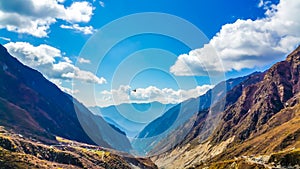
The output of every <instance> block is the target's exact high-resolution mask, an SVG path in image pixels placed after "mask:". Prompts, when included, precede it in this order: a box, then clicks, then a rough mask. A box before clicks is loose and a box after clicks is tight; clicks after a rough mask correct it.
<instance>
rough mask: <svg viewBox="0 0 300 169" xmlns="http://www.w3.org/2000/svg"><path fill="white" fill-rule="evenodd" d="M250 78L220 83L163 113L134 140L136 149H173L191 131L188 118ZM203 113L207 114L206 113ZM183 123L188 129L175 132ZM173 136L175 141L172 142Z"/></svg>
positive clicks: (152, 151) (147, 152)
mask: <svg viewBox="0 0 300 169" xmlns="http://www.w3.org/2000/svg"><path fill="white" fill-rule="evenodd" d="M255 74H260V73H258V72H256V73H253V74H252V75H255ZM252 75H250V76H252ZM248 77H249V76H245V77H240V78H235V79H229V80H227V81H224V82H220V83H219V84H217V85H216V86H215V87H214V88H213V89H211V90H209V91H207V92H206V93H205V94H204V95H202V96H200V97H198V98H196V99H189V100H186V101H184V102H182V103H180V104H178V105H176V106H174V107H172V108H171V109H170V110H168V111H166V112H165V113H164V114H163V115H162V116H160V117H159V118H157V119H155V120H154V121H152V122H151V123H150V124H148V125H147V126H146V127H145V128H144V129H143V130H142V131H141V132H140V133H139V135H138V136H137V137H136V140H135V141H134V142H133V147H134V149H137V150H139V153H142V154H144V155H145V154H148V155H150V154H149V153H151V154H152V153H153V154H156V153H158V152H160V151H165V150H168V149H170V148H172V146H174V145H176V144H178V143H179V142H180V141H181V140H183V138H184V137H185V136H186V134H187V133H188V132H189V131H188V130H190V129H191V127H192V125H193V122H192V123H187V122H189V120H190V119H191V118H192V117H193V116H195V114H197V112H202V111H204V110H207V109H208V108H209V107H210V106H211V105H212V104H215V103H216V102H219V100H221V99H222V98H223V97H224V96H225V94H226V92H227V91H229V90H231V89H232V88H234V87H235V86H236V85H238V84H239V83H241V82H242V81H244V80H245V79H247V78H248ZM222 104H225V103H219V105H222ZM202 115H203V116H206V115H205V114H202ZM184 124H186V125H184ZM180 126H185V129H184V130H180V132H179V133H176V130H177V128H178V127H180ZM182 131H184V132H182ZM174 132H175V133H174ZM169 135H171V136H174V137H176V139H175V140H173V139H171V138H170V137H169ZM170 139H171V140H172V141H170ZM170 142H172V143H173V144H170ZM160 143H165V144H160ZM170 146H171V147H170ZM155 147H156V148H155ZM153 148H155V149H154V150H153Z"/></svg>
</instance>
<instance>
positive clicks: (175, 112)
mask: <svg viewBox="0 0 300 169" xmlns="http://www.w3.org/2000/svg"><path fill="white" fill-rule="evenodd" d="M299 73H300V47H298V48H297V49H296V50H295V51H293V52H292V53H291V54H289V55H288V56H287V57H286V59H285V60H284V61H281V62H278V63H276V64H275V65H273V66H272V67H271V68H270V69H268V70H266V71H264V72H255V73H252V74H250V75H248V76H244V77H239V78H234V79H229V80H226V81H224V82H220V83H219V84H218V85H216V86H215V87H214V88H213V89H211V90H209V91H208V92H207V93H206V94H204V95H202V96H200V97H198V98H194V99H189V100H186V101H184V102H182V103H180V104H178V105H162V104H160V103H157V102H155V103H151V104H133V105H130V104H123V105H120V106H110V107H107V108H99V107H94V108H90V109H91V110H92V111H93V113H92V112H91V111H89V110H88V109H87V108H86V107H85V106H84V105H83V104H81V103H80V102H78V101H77V100H76V99H75V98H73V97H72V96H70V95H68V94H66V93H64V92H62V91H61V90H60V89H59V88H58V87H56V86H55V85H54V84H53V83H51V82H49V81H48V80H47V79H46V78H45V77H44V76H43V75H42V74H41V73H39V72H38V71H36V70H33V69H31V68H29V67H27V66H25V65H23V64H21V63H20V62H19V61H18V60H17V59H16V58H14V57H12V56H11V55H10V54H9V53H7V50H6V49H5V48H4V47H3V46H0V88H1V89H0V108H1V109H0V117H1V118H0V126H2V127H0V129H1V130H0V159H1V160H0V165H1V166H4V167H6V168H22V167H23V168H38V167H39V168H55V167H63V168H157V167H158V168H170V169H173V168H288V167H290V168H297V167H299V166H300V104H299V103H300V82H299ZM159 104H160V105H159ZM153 105H155V106H154V107H156V106H158V107H159V106H160V107H161V109H159V110H160V111H157V109H153V110H155V111H154V112H152V113H154V115H153V116H152V117H151V118H142V117H143V116H139V114H137V115H134V116H133V115H132V111H131V108H134V109H135V110H138V111H137V112H138V113H141V114H142V113H144V112H150V113H151V111H150V110H151V106H153ZM142 115H144V114H142ZM128 119H129V120H128ZM137 122H141V123H137ZM95 133H96V134H95ZM126 135H127V136H126ZM131 136H132V137H133V136H135V137H134V138H133V140H130V141H129V139H128V138H127V137H131ZM97 144H98V145H101V146H97ZM114 149H117V150H114ZM133 150H134V152H132V151H133ZM126 152H130V153H135V154H136V155H142V156H148V157H150V158H151V159H149V158H142V159H141V158H136V157H133V156H131V155H129V154H128V153H126ZM154 163H155V164H154ZM43 164H44V167H43ZM46 165H47V166H46ZM45 166H46V167H45Z"/></svg>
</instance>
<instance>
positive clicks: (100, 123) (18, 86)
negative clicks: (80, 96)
mask: <svg viewBox="0 0 300 169" xmlns="http://www.w3.org/2000/svg"><path fill="white" fill-rule="evenodd" d="M0 67H1V69H0V88H1V90H0V106H1V107H2V109H1V110H0V115H1V120H0V125H3V126H6V127H10V128H12V129H14V130H15V131H16V132H17V133H21V134H23V135H26V136H27V135H28V136H30V137H36V138H37V139H39V140H43V141H45V142H52V141H53V138H54V136H55V135H58V136H62V137H65V138H68V139H71V140H76V141H80V142H85V143H90V144H95V142H96V143H97V144H100V145H102V146H105V147H116V148H118V147H119V148H120V149H123V150H129V149H130V143H129V141H128V139H127V138H126V136H124V135H122V134H119V135H113V134H112V133H116V131H115V130H114V129H113V128H112V127H110V126H109V125H108V124H107V123H106V122H105V121H104V120H103V119H102V118H101V117H99V116H95V115H93V114H92V113H91V112H90V111H89V110H88V109H87V108H86V107H84V106H83V105H82V104H81V103H79V102H78V101H77V100H76V99H74V98H73V97H71V96H70V95H68V94H66V93H64V92H62V91H61V90H60V89H59V88H58V87H56V86H55V85H54V84H52V83H51V82H49V81H48V80H47V79H46V78H45V77H43V75H42V74H41V73H39V72H38V71H36V70H33V69H31V68H29V67H27V66H25V65H23V64H22V63H20V62H19V61H18V60H17V59H15V58H14V57H12V56H11V55H10V54H9V53H7V50H6V49H5V48H4V47H3V46H0ZM87 122H88V123H87ZM89 130H93V131H94V132H97V133H99V134H98V135H95V136H94V137H92V139H91V138H90V137H91V136H93V135H88V134H89V133H88V131H89ZM87 133H88V134H87ZM107 133H108V134H107ZM112 140H120V141H119V142H117V141H114V142H113V141H112ZM110 144H114V145H110Z"/></svg>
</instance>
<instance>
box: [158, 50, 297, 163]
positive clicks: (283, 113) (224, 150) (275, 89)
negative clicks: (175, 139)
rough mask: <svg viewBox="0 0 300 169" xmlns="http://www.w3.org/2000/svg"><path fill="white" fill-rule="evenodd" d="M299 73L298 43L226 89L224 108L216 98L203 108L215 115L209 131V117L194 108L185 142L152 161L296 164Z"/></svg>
mask: <svg viewBox="0 0 300 169" xmlns="http://www.w3.org/2000/svg"><path fill="white" fill-rule="evenodd" d="M299 72H300V47H298V48H297V49H296V50H295V51H294V52H292V53H291V54H290V55H288V57H287V58H286V60H284V61H282V62H279V63H276V64H275V65H274V66H272V67H271V68H270V69H269V70H267V71H266V72H264V73H261V74H255V75H252V76H250V77H248V78H247V79H245V80H244V81H243V82H241V83H240V84H239V85H237V86H235V87H234V88H233V89H232V90H230V91H228V92H227V94H226V96H225V97H224V98H223V99H224V100H225V102H226V104H225V109H224V111H221V112H219V111H216V110H219V109H218V108H217V107H218V103H216V104H213V105H212V106H211V107H210V108H209V109H207V110H206V112H210V113H212V114H214V115H213V116H212V117H213V119H218V120H217V121H218V123H217V124H215V125H214V127H212V128H213V131H212V132H210V134H209V135H207V134H205V132H203V131H207V130H210V129H211V127H210V126H209V125H207V123H208V124H210V123H209V122H210V120H211V119H209V118H207V117H206V116H203V115H202V114H203V112H199V113H198V114H197V115H196V116H194V117H193V119H191V121H196V123H195V124H194V126H193V128H192V131H191V132H190V133H189V134H188V135H187V136H186V138H185V141H184V142H182V143H180V144H178V145H177V146H175V148H173V149H172V150H171V151H169V152H167V153H164V154H161V155H159V156H156V157H153V159H154V161H155V162H156V164H158V165H159V166H160V167H165V168H174V166H176V167H175V168H188V167H192V168H193V167H195V168H203V167H209V166H215V167H217V168H222V167H223V168H226V166H227V168H228V166H229V165H232V166H234V165H238V164H241V165H242V164H243V165H245V166H246V165H252V167H253V166H254V167H255V165H257V166H260V167H262V168H267V167H268V166H272V167H276V165H277V166H281V167H283V166H289V165H292V166H295V165H300V160H299V159H300V158H299V157H300V153H299V148H300V137H299V131H300V121H299V113H300V110H299V102H300V99H299V98H300V97H299V96H300V93H299V88H300V82H299ZM204 112H205V111H204ZM191 121H190V122H191ZM180 129H181V128H178V130H180ZM203 138H206V139H203ZM257 158H258V159H261V160H257ZM253 159H256V160H254V161H253ZM275 159H276V160H275ZM228 160H229V161H228ZM241 165H240V166H241ZM213 168H214V167H213Z"/></svg>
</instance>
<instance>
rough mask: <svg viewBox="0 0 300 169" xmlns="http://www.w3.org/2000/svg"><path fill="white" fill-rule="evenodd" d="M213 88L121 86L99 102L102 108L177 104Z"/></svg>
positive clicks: (105, 91)
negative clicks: (124, 105)
mask: <svg viewBox="0 0 300 169" xmlns="http://www.w3.org/2000/svg"><path fill="white" fill-rule="evenodd" d="M211 88H213V86H212V85H203V86H197V87H196V88H194V89H190V90H181V89H180V90H174V89H170V88H164V89H159V88H157V87H155V86H149V87H147V88H137V89H132V88H131V87H130V86H128V85H121V86H120V87H119V88H118V89H113V90H110V91H107V90H104V91H102V92H101V96H102V98H101V99H100V100H99V103H100V104H102V105H101V106H108V105H117V104H121V103H149V102H154V101H158V102H161V103H164V104H168V103H172V104H175V103H180V102H182V101H184V100H187V99H190V98H196V97H198V96H200V95H203V94H205V93H206V92H207V90H209V89H211Z"/></svg>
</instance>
